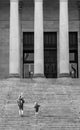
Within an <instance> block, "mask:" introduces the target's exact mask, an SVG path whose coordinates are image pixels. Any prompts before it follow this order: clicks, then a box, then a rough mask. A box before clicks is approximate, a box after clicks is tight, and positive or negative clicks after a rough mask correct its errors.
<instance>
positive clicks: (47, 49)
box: [23, 32, 57, 78]
mask: <svg viewBox="0 0 80 130" xmlns="http://www.w3.org/2000/svg"><path fill="white" fill-rule="evenodd" d="M30 72H31V73H34V33H33V32H23V78H29V77H30ZM44 75H45V77H46V78H56V77H57V33H56V32H44Z"/></svg>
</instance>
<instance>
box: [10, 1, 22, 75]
mask: <svg viewBox="0 0 80 130" xmlns="http://www.w3.org/2000/svg"><path fill="white" fill-rule="evenodd" d="M19 26H20V24H19V0H10V48H9V52H10V56H9V75H10V76H12V77H19V76H20V30H19Z"/></svg>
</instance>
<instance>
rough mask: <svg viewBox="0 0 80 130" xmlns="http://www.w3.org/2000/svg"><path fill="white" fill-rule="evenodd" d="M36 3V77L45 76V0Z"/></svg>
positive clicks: (35, 0) (35, 1) (37, 0)
mask: <svg viewBox="0 0 80 130" xmlns="http://www.w3.org/2000/svg"><path fill="white" fill-rule="evenodd" d="M34 5H35V6H34V77H44V52H43V51H44V48H43V0H34Z"/></svg>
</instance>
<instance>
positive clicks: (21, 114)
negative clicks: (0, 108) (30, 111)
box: [17, 93, 25, 116]
mask: <svg viewBox="0 0 80 130" xmlns="http://www.w3.org/2000/svg"><path fill="white" fill-rule="evenodd" d="M17 103H18V107H19V115H20V116H23V106H24V103H25V100H24V98H23V93H21V94H20V95H19V97H18V100H17Z"/></svg>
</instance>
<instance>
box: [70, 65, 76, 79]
mask: <svg viewBox="0 0 80 130" xmlns="http://www.w3.org/2000/svg"><path fill="white" fill-rule="evenodd" d="M70 75H71V77H72V78H76V69H75V68H74V66H73V65H71V72H70Z"/></svg>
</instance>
